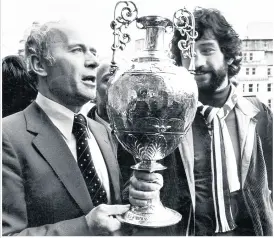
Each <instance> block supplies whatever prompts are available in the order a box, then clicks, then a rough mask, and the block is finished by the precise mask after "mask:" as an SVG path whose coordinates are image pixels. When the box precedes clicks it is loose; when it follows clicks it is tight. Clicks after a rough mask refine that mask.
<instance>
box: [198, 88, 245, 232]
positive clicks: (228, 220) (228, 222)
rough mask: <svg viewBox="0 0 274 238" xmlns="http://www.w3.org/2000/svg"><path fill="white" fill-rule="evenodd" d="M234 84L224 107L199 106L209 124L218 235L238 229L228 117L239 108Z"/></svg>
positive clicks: (233, 162) (234, 161) (238, 186)
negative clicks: (233, 211)
mask: <svg viewBox="0 0 274 238" xmlns="http://www.w3.org/2000/svg"><path fill="white" fill-rule="evenodd" d="M235 90H236V89H235V87H234V86H233V85H232V89H231V92H230V95H229V97H228V99H227V101H226V103H225V104H224V106H223V107H222V108H215V107H211V106H208V105H203V104H202V103H200V102H199V103H198V108H197V111H199V112H200V113H201V114H202V115H203V117H204V118H205V120H206V122H207V126H208V128H209V133H210V135H211V137H212V140H211V170H212V193H213V201H214V210H215V219H216V230H215V232H216V233H219V232H227V231H230V230H233V229H234V228H236V224H235V222H234V219H233V216H232V211H231V204H230V193H231V192H234V191H237V190H239V189H240V183H239V178H238V172H237V162H236V157H235V153H234V148H233V144H232V141H231V138H230V134H229V132H228V128H227V125H226V122H225V118H226V117H227V115H228V114H229V112H230V111H231V110H233V108H234V107H235V105H236V102H237V95H236V91H235Z"/></svg>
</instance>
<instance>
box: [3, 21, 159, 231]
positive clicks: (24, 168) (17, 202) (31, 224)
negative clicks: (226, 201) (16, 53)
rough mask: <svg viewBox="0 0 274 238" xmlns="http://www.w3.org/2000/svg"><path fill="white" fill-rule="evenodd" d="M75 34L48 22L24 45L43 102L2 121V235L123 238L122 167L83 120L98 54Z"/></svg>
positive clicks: (97, 130) (100, 133) (99, 130)
mask: <svg viewBox="0 0 274 238" xmlns="http://www.w3.org/2000/svg"><path fill="white" fill-rule="evenodd" d="M76 29H77V28H74V27H72V26H70V25H68V24H66V23H62V22H58V23H54V22H51V23H46V24H44V25H42V26H41V27H39V28H38V29H36V30H34V31H32V32H31V34H30V36H29V37H28V40H27V42H26V55H27V57H28V59H29V64H30V66H31V70H32V73H33V74H35V75H36V76H37V82H36V85H37V89H38V96H37V98H36V100H35V102H33V103H32V104H31V105H30V106H29V107H27V108H26V109H25V110H23V111H21V112H19V113H16V114H13V115H11V116H9V117H6V118H5V119H3V135H2V137H3V151H2V152H3V153H2V154H3V156H2V158H3V166H2V167H3V172H2V174H3V215H2V221H3V223H2V226H3V235H14V234H16V235H106V234H107V235H111V234H121V233H120V232H121V229H120V228H121V223H120V222H119V221H118V220H117V219H116V218H115V215H118V214H123V213H124V212H126V211H127V210H128V209H129V205H111V204H119V203H120V202H121V198H120V177H119V167H118V163H117V160H116V158H115V156H114V153H113V151H112V147H111V145H110V141H109V139H108V134H107V132H106V130H105V128H104V127H103V126H101V125H100V124H98V123H96V122H95V121H92V120H89V119H87V118H86V117H85V115H83V114H81V109H82V108H83V106H84V105H85V104H86V103H89V101H90V100H91V99H93V98H94V97H95V79H96V68H97V67H98V60H97V56H96V49H95V48H94V47H93V46H92V45H91V44H92V39H91V40H90V39H89V38H87V36H86V35H85V34H83V32H80V31H78V30H76ZM86 32H88V31H86ZM90 157H91V158H92V159H90ZM140 185H142V183H140ZM153 186H154V187H155V184H154V185H153ZM156 186H157V185H156ZM159 187H161V185H160V186H159ZM154 189H155V188H154ZM155 194H156V193H155ZM155 194H154V195H153V192H151V193H145V192H142V191H140V193H139V195H137V196H135V197H136V198H137V197H138V199H151V198H153V196H155ZM136 202H137V203H138V200H137V199H136ZM117 232H118V233H117Z"/></svg>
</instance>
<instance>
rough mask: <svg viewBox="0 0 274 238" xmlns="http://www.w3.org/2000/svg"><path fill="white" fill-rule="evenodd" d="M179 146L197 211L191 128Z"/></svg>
mask: <svg viewBox="0 0 274 238" xmlns="http://www.w3.org/2000/svg"><path fill="white" fill-rule="evenodd" d="M178 148H179V151H180V154H181V158H182V162H183V165H184V168H185V172H186V177H187V181H188V186H189V191H190V195H191V200H192V205H193V210H194V211H195V180H194V146H193V134H192V129H191V128H190V129H189V131H188V133H187V134H186V135H185V136H184V137H183V140H182V142H181V143H180V144H179V146H178Z"/></svg>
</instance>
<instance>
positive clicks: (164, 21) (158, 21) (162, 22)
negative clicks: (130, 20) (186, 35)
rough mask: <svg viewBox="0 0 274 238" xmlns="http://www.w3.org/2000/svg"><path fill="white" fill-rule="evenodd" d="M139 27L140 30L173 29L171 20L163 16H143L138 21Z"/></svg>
mask: <svg viewBox="0 0 274 238" xmlns="http://www.w3.org/2000/svg"><path fill="white" fill-rule="evenodd" d="M136 22H137V27H138V28H140V29H147V28H150V27H161V28H167V27H173V23H172V21H171V20H169V19H168V18H165V17H161V16H143V17H139V18H137V19H136Z"/></svg>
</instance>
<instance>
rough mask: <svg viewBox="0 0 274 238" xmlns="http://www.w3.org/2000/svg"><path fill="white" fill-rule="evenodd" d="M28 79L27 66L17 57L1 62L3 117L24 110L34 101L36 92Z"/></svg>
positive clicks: (11, 56)
mask: <svg viewBox="0 0 274 238" xmlns="http://www.w3.org/2000/svg"><path fill="white" fill-rule="evenodd" d="M30 78H31V76H30V75H29V74H28V71H27V65H26V63H25V61H24V59H23V58H21V57H20V56H19V55H9V56H7V57H5V58H4V59H3V60H2V106H3V110H2V112H3V117H5V116H8V115H10V114H13V113H15V112H18V111H21V110H23V109H25V108H26V107H27V106H28V105H29V104H30V103H31V102H32V100H34V99H35V97H36V95H37V91H36V89H35V88H34V86H33V85H31V84H30V82H31V80H30Z"/></svg>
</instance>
